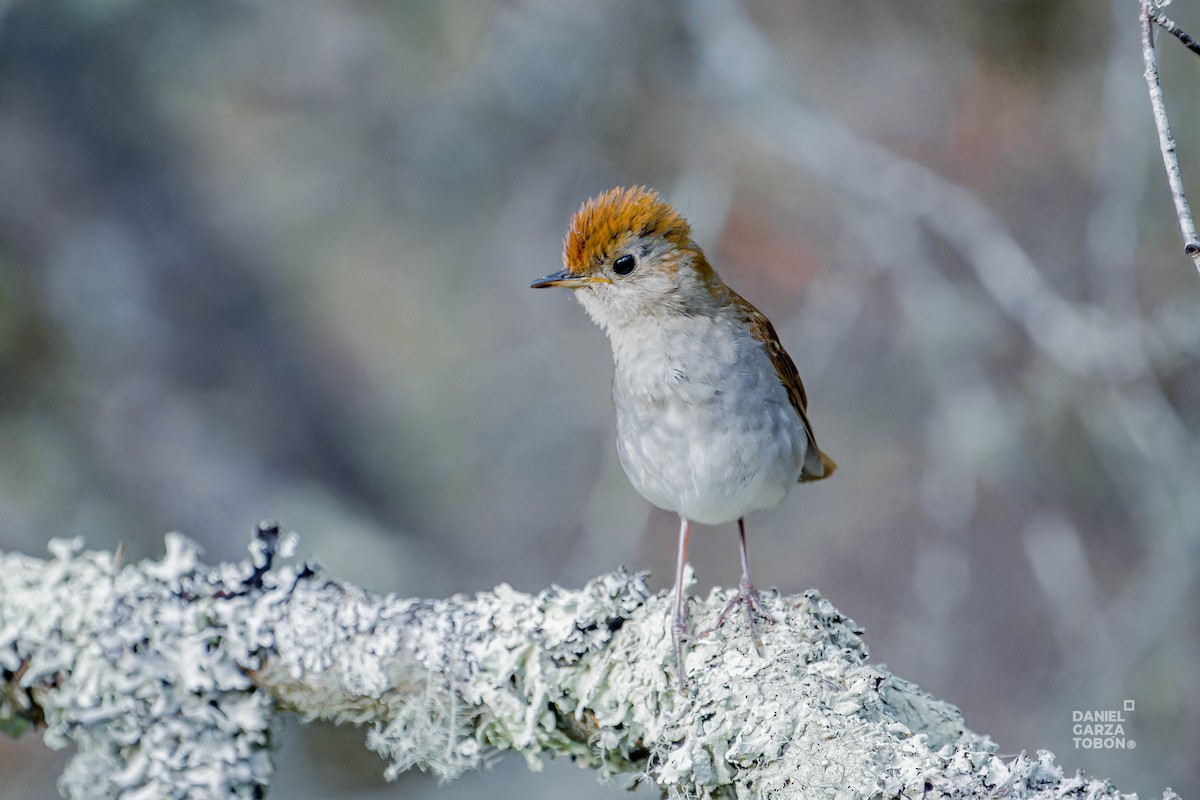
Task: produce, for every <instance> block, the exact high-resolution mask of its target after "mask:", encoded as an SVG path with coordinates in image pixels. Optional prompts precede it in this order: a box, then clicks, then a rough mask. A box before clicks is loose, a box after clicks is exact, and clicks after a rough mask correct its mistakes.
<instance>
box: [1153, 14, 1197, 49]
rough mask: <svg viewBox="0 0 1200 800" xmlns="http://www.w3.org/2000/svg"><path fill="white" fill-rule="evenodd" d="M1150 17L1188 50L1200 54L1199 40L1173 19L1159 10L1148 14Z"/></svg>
mask: <svg viewBox="0 0 1200 800" xmlns="http://www.w3.org/2000/svg"><path fill="white" fill-rule="evenodd" d="M1150 19H1151V20H1153V21H1154V22H1155V23H1156V24H1157V25H1158V26H1159V27H1160V28H1162V29H1163V30H1164V31H1166V32H1167V33H1169V34H1171V35H1172V36H1174V37H1175V38H1176V39H1178V40H1179V41H1181V42H1183V44H1184V46H1185V47H1187V49H1188V50H1191V51H1192V52H1193V53H1195V54H1196V55H1200V42H1197V41H1196V40H1195V39H1193V38H1192V37H1191V36H1189V35H1188V32H1187V31H1185V30H1184V29H1183V28H1181V27H1179V26H1178V25H1176V24H1175V21H1174V20H1173V19H1171V18H1170V17H1168V16H1167V15H1166V14H1164V13H1162V12H1161V11H1155V12H1154V13H1153V14H1151V15H1150Z"/></svg>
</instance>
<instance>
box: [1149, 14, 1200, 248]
mask: <svg viewBox="0 0 1200 800" xmlns="http://www.w3.org/2000/svg"><path fill="white" fill-rule="evenodd" d="M1141 3H1142V15H1141V26H1142V58H1143V59H1144V60H1145V62H1146V85H1147V87H1149V89H1150V106H1151V108H1153V109H1154V124H1155V125H1156V126H1157V127H1158V146H1159V149H1160V150H1161V151H1162V157H1163V167H1164V168H1165V169H1166V171H1167V183H1168V184H1169V185H1170V187H1171V197H1172V198H1173V199H1174V200H1175V215H1176V216H1177V217H1179V230H1180V232H1181V233H1182V234H1183V241H1184V248H1183V251H1184V253H1186V254H1187V255H1188V256H1189V257H1190V258H1191V259H1192V261H1193V262H1194V263H1195V265H1196V269H1197V270H1200V234H1197V232H1196V223H1195V221H1194V220H1193V219H1192V209H1191V207H1190V206H1189V205H1188V201H1187V195H1186V194H1184V192H1183V177H1182V175H1181V174H1180V172H1179V156H1178V154H1177V153H1176V149H1175V137H1174V136H1172V135H1171V126H1170V123H1169V122H1168V121H1167V106H1166V103H1165V101H1164V100H1163V90H1162V84H1161V83H1160V82H1159V78H1158V59H1157V57H1156V56H1155V53H1154V25H1155V20H1154V16H1155V13H1156V12H1155V10H1154V3H1153V0H1141ZM1188 38H1191V37H1188Z"/></svg>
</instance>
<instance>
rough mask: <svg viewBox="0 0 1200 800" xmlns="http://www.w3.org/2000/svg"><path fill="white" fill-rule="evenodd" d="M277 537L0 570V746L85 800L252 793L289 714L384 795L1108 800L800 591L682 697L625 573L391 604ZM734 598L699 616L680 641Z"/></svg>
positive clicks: (172, 541) (72, 552) (695, 677)
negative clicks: (56, 766)
mask: <svg viewBox="0 0 1200 800" xmlns="http://www.w3.org/2000/svg"><path fill="white" fill-rule="evenodd" d="M294 542H295V537H294V536H291V535H289V534H281V533H280V531H279V529H278V528H277V527H276V526H274V525H268V524H264V525H262V526H260V527H259V529H258V530H257V531H256V533H255V537H254V541H253V543H252V545H251V558H250V559H249V560H248V561H246V562H243V563H241V564H223V565H219V566H215V567H210V566H205V565H203V564H202V563H201V562H200V561H199V559H198V555H197V552H196V549H195V547H194V545H192V544H191V543H190V542H189V541H188V540H187V539H185V538H183V537H182V536H178V535H171V536H168V537H167V550H166V554H165V556H164V557H163V559H162V560H161V561H145V562H142V563H140V564H135V565H129V566H122V565H121V564H120V563H119V562H120V558H119V557H114V556H113V555H110V554H107V553H96V552H83V551H82V543H81V542H80V541H78V540H76V541H72V542H63V541H58V542H54V543H52V544H51V553H52V557H51V558H50V559H47V560H43V559H37V558H31V557H28V556H24V555H19V554H0V726H2V727H3V728H4V729H5V730H7V731H9V732H10V733H17V732H20V730H21V729H23V728H26V727H29V726H31V725H32V726H36V727H39V728H43V729H44V734H43V735H44V737H45V741H46V743H47V744H48V745H49V746H51V747H62V746H64V745H66V744H68V743H71V742H73V743H74V744H75V745H76V746H77V747H78V753H77V755H76V756H75V757H74V758H73V759H72V761H71V762H70V764H69V765H68V767H67V768H66V770H65V772H64V774H63V775H62V777H61V779H60V782H59V786H60V790H61V792H62V793H63V795H64V796H66V797H68V798H80V799H82V798H101V797H104V798H109V797H120V798H176V797H178V798H183V797H188V798H206V797H213V798H217V797H262V796H264V795H265V792H266V789H267V787H268V784H269V782H270V777H271V770H272V765H271V753H270V746H271V730H272V720H273V719H274V718H275V717H276V715H278V714H280V713H282V712H287V711H290V712H294V713H297V714H299V715H301V716H302V717H304V718H305V719H316V718H321V719H333V720H338V721H341V722H353V723H356V724H360V725H364V726H366V727H367V729H368V732H367V737H366V744H367V747H369V748H370V749H371V750H374V751H375V752H378V753H379V754H380V755H381V756H383V757H384V758H386V759H387V760H388V761H389V762H390V763H389V765H388V766H387V768H386V769H387V774H388V775H389V776H394V775H396V774H397V773H399V772H401V771H403V770H405V769H410V768H413V767H417V768H420V769H429V770H432V771H434V772H436V773H437V774H438V775H440V776H442V777H447V778H449V777H454V776H456V775H458V774H460V773H462V772H463V771H465V770H469V769H473V768H476V767H479V766H480V765H481V764H482V763H483V761H484V758H485V757H486V756H487V755H488V754H489V752H490V751H493V750H497V749H500V750H505V749H507V750H516V751H519V752H520V753H521V754H522V755H523V756H524V757H525V758H526V759H527V761H528V762H529V764H530V766H531V767H534V768H536V767H537V765H538V764H539V763H540V760H541V759H542V758H544V757H547V756H555V755H564V756H569V757H571V758H574V759H576V760H578V761H580V762H582V763H584V764H585V765H587V766H590V767H592V768H594V769H596V770H597V772H598V773H599V774H600V776H601V777H609V776H615V775H630V776H633V777H634V779H635V780H640V781H650V782H652V783H654V784H656V785H657V786H658V787H660V788H661V789H662V790H663V791H664V792H666V793H667V794H668V795H670V796H679V797H739V798H741V797H779V798H787V797H805V798H807V797H815V796H820V797H839V798H840V797H846V798H850V797H855V798H857V797H899V796H907V797H924V798H936V797H998V796H1005V797H1014V798H1043V797H1044V798H1051V797H1054V798H1062V797H1081V798H1082V797H1088V798H1113V800H1116V798H1118V797H1120V796H1121V795H1120V793H1119V792H1118V791H1117V789H1116V788H1115V787H1113V786H1112V785H1111V784H1109V783H1107V782H1105V781H1102V780H1097V779H1094V778H1087V777H1084V776H1082V775H1077V776H1064V775H1063V773H1062V770H1061V769H1060V768H1059V767H1058V766H1056V765H1055V763H1054V757H1053V755H1052V754H1050V753H1048V752H1045V751H1040V752H1039V753H1038V754H1037V755H1036V756H1032V757H1031V756H1027V755H1025V754H1021V755H1020V756H1017V757H1016V758H1007V759H1006V758H1002V757H1000V756H999V755H997V749H996V746H995V745H994V744H993V742H992V741H991V740H990V739H988V738H987V737H986V736H981V735H979V734H976V733H973V732H971V731H970V730H968V729H967V728H966V727H965V725H964V723H963V718H962V715H961V714H960V713H959V711H958V709H956V708H955V707H954V706H952V705H950V704H948V703H946V702H943V701H941V700H938V699H936V698H934V697H932V696H931V695H929V694H927V693H926V692H923V691H921V690H920V689H919V688H918V687H916V686H915V685H913V684H912V683H909V682H908V681H905V680H903V679H901V678H898V677H896V676H894V675H892V674H891V673H889V672H888V671H887V670H886V669H884V668H882V667H880V666H877V665H873V664H871V663H870V662H869V660H868V654H867V649H866V645H865V644H864V642H863V639H862V631H861V630H860V629H859V628H858V627H857V626H855V624H854V623H853V621H851V620H849V619H847V618H845V617H843V616H842V615H841V614H840V613H838V611H837V609H835V608H834V607H833V605H832V604H831V603H830V602H829V601H828V600H825V599H824V598H822V597H821V596H820V595H818V594H817V593H816V592H807V593H805V594H803V595H798V596H791V597H781V596H777V595H772V594H771V593H765V594H764V597H763V601H764V604H765V606H766V608H767V610H769V611H770V612H771V613H772V614H773V615H774V616H775V617H776V619H777V622H776V623H775V624H774V625H769V626H767V627H766V628H765V630H764V640H765V641H764V644H765V648H766V652H765V654H764V655H758V654H756V653H754V652H753V650H752V647H751V643H750V639H749V636H748V635H747V634H746V630H745V623H744V622H743V621H742V620H741V619H734V620H731V621H730V622H729V623H728V624H726V625H725V627H723V628H722V629H720V630H718V631H716V632H713V633H711V634H710V635H707V636H702V637H701V638H699V639H697V640H695V641H693V642H692V643H691V644H690V646H689V647H688V649H687V654H686V670H687V673H688V676H687V677H688V685H689V689H690V691H691V695H690V696H689V695H685V694H681V693H680V692H679V690H678V688H677V682H676V680H675V675H674V666H673V664H674V659H673V658H672V655H671V638H670V635H669V618H670V610H671V598H670V597H669V596H667V595H666V594H652V593H651V592H650V591H649V590H648V589H647V587H646V584H645V582H644V581H643V576H641V575H637V574H631V573H629V572H625V571H618V572H615V573H612V574H608V575H601V576H600V577H598V578H596V579H594V580H592V581H591V582H590V583H589V584H588V585H587V586H585V587H584V588H583V589H581V590H579V591H568V590H565V589H560V588H558V587H552V588H550V589H547V590H545V591H543V592H540V593H539V594H537V595H528V594H522V593H520V592H517V591H514V590H513V589H511V588H509V587H507V586H500V587H498V588H496V589H495V590H494V591H491V592H485V593H481V594H477V595H474V596H461V595H460V596H455V597H451V598H449V599H446V600H414V599H403V598H398V597H395V596H392V595H388V596H381V595H378V594H375V593H372V592H369V591H365V590H362V589H357V588H355V587H353V586H349V585H346V584H344V583H339V582H336V581H334V580H332V579H330V578H328V577H325V576H322V575H320V574H319V573H317V572H315V571H314V570H313V569H311V568H309V567H308V566H307V565H304V564H296V563H292V562H287V561H286V558H281V557H279V556H284V557H286V556H288V555H290V551H291V550H292V548H293V547H294ZM727 594H728V592H726V591H725V590H714V592H713V593H712V595H711V596H710V597H708V598H707V599H704V600H698V601H695V602H694V603H693V605H692V607H691V612H690V618H691V624H692V626H693V628H694V629H696V630H704V629H705V628H706V626H710V625H712V624H713V622H714V620H715V618H716V616H717V614H718V613H719V612H720V610H721V608H722V607H723V605H724V602H725V600H726V598H727ZM1173 796H1174V795H1173V793H1171V792H1170V791H1169V790H1168V792H1167V793H1166V794H1165V795H1164V797H1168V798H1170V797H1173Z"/></svg>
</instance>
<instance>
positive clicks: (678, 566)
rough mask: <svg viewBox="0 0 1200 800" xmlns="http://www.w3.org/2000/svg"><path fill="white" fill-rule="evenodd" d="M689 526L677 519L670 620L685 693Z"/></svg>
mask: <svg viewBox="0 0 1200 800" xmlns="http://www.w3.org/2000/svg"><path fill="white" fill-rule="evenodd" d="M690 532H691V524H690V523H689V522H688V521H687V520H686V519H684V518H683V517H680V518H679V557H678V558H677V559H676V561H675V615H674V617H673V618H672V620H671V640H672V641H673V642H674V643H675V670H676V672H677V673H678V675H679V690H680V691H682V692H684V693H686V692H687V677H686V675H687V673H685V672H684V671H683V643H684V641H685V640H690V639H691V638H692V634H691V632H690V631H689V630H688V624H687V604H686V602H685V601H684V598H683V568H684V567H685V566H687V548H688V535H689V534H690Z"/></svg>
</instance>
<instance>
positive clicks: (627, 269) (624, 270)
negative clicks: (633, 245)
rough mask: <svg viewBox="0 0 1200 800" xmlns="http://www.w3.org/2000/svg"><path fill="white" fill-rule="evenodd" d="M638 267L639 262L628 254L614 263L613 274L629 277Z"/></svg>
mask: <svg viewBox="0 0 1200 800" xmlns="http://www.w3.org/2000/svg"><path fill="white" fill-rule="evenodd" d="M636 266H637V262H635V261H634V260H633V256H631V255H629V254H628V253H626V254H625V255H623V256H621V257H620V258H618V259H617V260H616V261H614V262H613V272H615V273H617V274H618V275H628V274H629V273H631V272H633V268H634V267H636Z"/></svg>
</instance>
